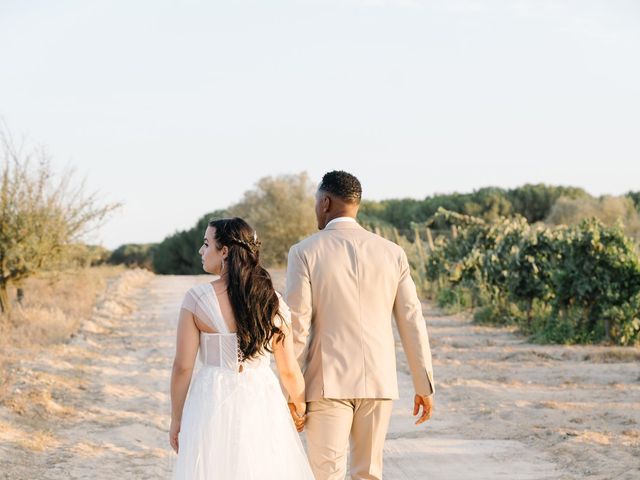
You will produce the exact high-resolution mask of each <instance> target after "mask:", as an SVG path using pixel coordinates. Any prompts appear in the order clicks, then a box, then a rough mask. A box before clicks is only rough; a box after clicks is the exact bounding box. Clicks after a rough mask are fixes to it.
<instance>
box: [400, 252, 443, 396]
mask: <svg viewBox="0 0 640 480" xmlns="http://www.w3.org/2000/svg"><path fill="white" fill-rule="evenodd" d="M393 316H394V318H395V320H396V324H397V325H398V333H399V334H400V340H401V341H402V347H403V348H404V351H405V353H406V355H407V360H408V363H409V369H410V370H411V377H412V379H413V385H414V387H415V390H416V393H417V394H418V395H431V394H433V393H434V392H435V388H434V383H433V366H432V363H431V347H430V346H429V335H428V333H427V326H426V323H425V321H424V317H423V316H422V305H421V303H420V299H419V298H418V294H417V292H416V285H415V283H413V279H412V278H411V270H410V268H409V262H408V260H407V254H406V253H405V252H404V251H402V253H401V256H400V279H399V281H398V290H397V292H396V298H395V301H394V304H393Z"/></svg>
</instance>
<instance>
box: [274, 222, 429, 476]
mask: <svg viewBox="0 0 640 480" xmlns="http://www.w3.org/2000/svg"><path fill="white" fill-rule="evenodd" d="M285 300H286V303H287V304H288V305H289V308H290V310H291V318H292V324H293V331H294V344H295V348H296V354H297V356H298V361H299V362H300V366H301V368H302V369H303V372H304V377H305V383H306V392H307V402H308V405H309V408H308V410H309V416H308V421H307V426H306V431H307V440H308V447H309V458H310V461H311V465H312V468H313V469H314V474H315V475H316V479H317V480H319V479H334V478H336V479H337V478H344V472H345V471H346V463H345V462H344V458H345V455H346V442H347V441H348V438H349V436H351V445H352V447H351V475H352V478H371V479H374V478H380V477H381V472H382V446H383V443H384V436H385V435H386V431H387V428H388V423H389V417H390V415H391V401H390V400H391V399H395V398H398V383H397V376H396V357H395V344H394V338H393V330H392V323H391V318H392V314H393V317H395V321H396V324H397V327H398V332H399V334H400V339H401V341H402V345H403V347H404V351H405V353H406V355H407V359H408V362H409V367H410V370H411V375H412V378H413V383H414V387H415V390H416V393H418V394H421V395H430V394H432V393H433V392H434V384H433V370H432V366H431V350H430V348H429V338H428V335H427V329H426V326H425V322H424V318H423V316H422V309H421V305H420V301H419V299H418V296H417V294H416V287H415V284H414V283H413V280H412V279H411V275H410V270H409V264H408V261H407V256H406V254H405V253H404V251H403V250H402V248H401V247H399V246H398V245H396V244H395V243H392V242H390V241H388V240H385V239H384V238H382V237H380V236H378V235H376V234H374V233H371V232H369V231H367V230H365V229H364V228H362V227H361V226H360V225H358V224H357V223H355V222H339V223H331V224H329V225H327V226H326V227H325V229H324V230H322V231H320V232H318V233H316V234H314V235H312V236H311V237H308V238H306V239H305V240H303V241H301V242H300V243H298V244H296V245H294V246H293V247H291V250H290V251H289V260H288V266H287V283H286V293H285ZM375 399H379V400H375ZM382 399H387V400H382ZM358 437H360V438H358Z"/></svg>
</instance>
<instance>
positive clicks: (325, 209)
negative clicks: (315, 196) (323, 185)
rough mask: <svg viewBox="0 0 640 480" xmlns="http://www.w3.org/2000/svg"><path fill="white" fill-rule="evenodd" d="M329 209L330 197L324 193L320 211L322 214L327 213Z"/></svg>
mask: <svg viewBox="0 0 640 480" xmlns="http://www.w3.org/2000/svg"><path fill="white" fill-rule="evenodd" d="M330 209H331V195H329V194H326V193H325V194H324V197H323V198H322V211H323V212H324V213H327V212H328V211H329V210H330Z"/></svg>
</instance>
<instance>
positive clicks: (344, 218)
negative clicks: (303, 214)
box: [324, 217, 357, 228]
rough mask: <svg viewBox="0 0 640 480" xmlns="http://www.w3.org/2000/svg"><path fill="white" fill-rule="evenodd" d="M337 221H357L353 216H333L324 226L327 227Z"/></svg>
mask: <svg viewBox="0 0 640 480" xmlns="http://www.w3.org/2000/svg"><path fill="white" fill-rule="evenodd" d="M338 222H353V223H357V222H356V219H355V218H353V217H337V218H334V219H333V220H331V221H330V222H329V223H327V224H326V225H325V226H324V227H325V228H327V227H328V226H329V225H331V224H332V223H338Z"/></svg>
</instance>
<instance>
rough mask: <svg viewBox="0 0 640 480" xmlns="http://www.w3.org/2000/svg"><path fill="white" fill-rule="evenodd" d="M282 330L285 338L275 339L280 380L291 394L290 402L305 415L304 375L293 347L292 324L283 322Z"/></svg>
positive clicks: (274, 354) (274, 346)
mask: <svg viewBox="0 0 640 480" xmlns="http://www.w3.org/2000/svg"><path fill="white" fill-rule="evenodd" d="M280 330H282V333H284V339H278V340H279V341H275V339H274V342H273V356H274V357H275V360H276V366H277V367H278V373H279V374H280V381H281V382H282V385H283V386H284V388H285V390H286V391H287V393H288V394H289V402H290V403H293V404H294V405H295V409H296V412H297V413H298V415H304V414H305V413H306V403H305V397H304V377H303V376H302V371H301V370H300V365H298V361H297V360H296V355H295V353H294V349H293V332H292V330H291V324H289V323H287V322H286V321H285V322H282V324H281V325H280Z"/></svg>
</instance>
